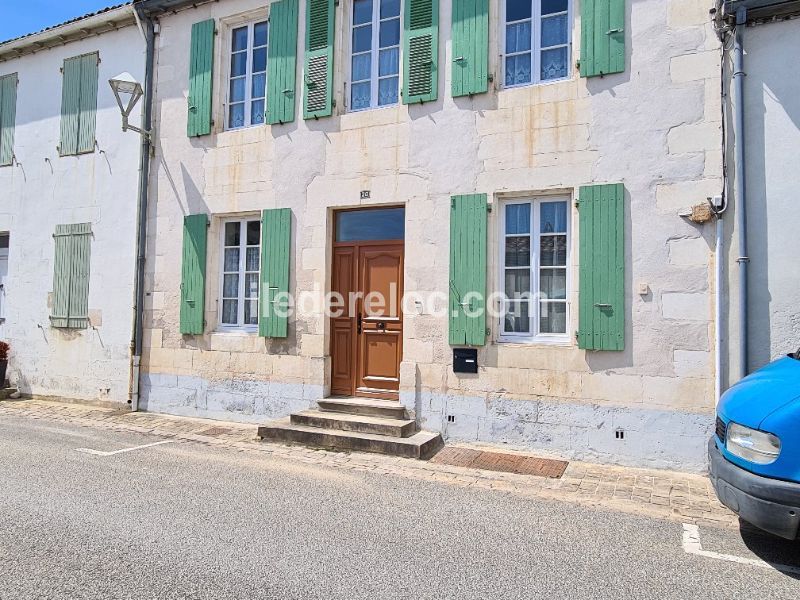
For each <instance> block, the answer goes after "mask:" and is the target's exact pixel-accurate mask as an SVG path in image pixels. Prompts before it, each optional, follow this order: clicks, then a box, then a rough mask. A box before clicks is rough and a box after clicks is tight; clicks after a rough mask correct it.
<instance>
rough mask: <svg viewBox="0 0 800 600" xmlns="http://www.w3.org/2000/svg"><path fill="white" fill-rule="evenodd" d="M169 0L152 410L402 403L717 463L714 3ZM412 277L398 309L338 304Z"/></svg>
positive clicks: (613, 447) (214, 412)
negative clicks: (711, 451)
mask: <svg viewBox="0 0 800 600" xmlns="http://www.w3.org/2000/svg"><path fill="white" fill-rule="evenodd" d="M141 4H142V5H143V7H144V11H145V12H148V14H150V15H151V17H152V18H153V19H155V20H157V23H158V30H157V31H158V35H157V43H156V46H157V48H156V64H157V68H156V72H155V84H154V90H155V129H156V131H157V132H158V136H157V140H156V148H155V158H154V161H153V166H152V172H151V181H150V211H149V214H148V241H147V257H148V260H147V273H146V294H147V295H146V303H145V350H144V355H143V363H142V365H143V366H142V368H143V373H144V375H143V380H142V389H141V392H142V399H141V404H140V406H141V408H144V409H146V410H151V411H162V412H168V413H172V414H180V415H193V416H203V417H211V418H224V419H236V420H242V421H248V422H258V423H263V422H265V421H267V420H269V419H273V418H278V417H283V416H285V415H287V414H289V413H290V412H293V411H296V410H302V409H304V408H307V407H310V406H313V405H314V404H315V403H316V401H318V400H320V399H321V398H324V397H326V396H329V395H332V394H345V395H365V396H373V397H385V398H396V399H397V400H398V401H399V402H401V403H402V404H403V405H404V406H406V408H407V409H408V410H409V413H410V414H412V415H413V416H414V418H415V419H416V420H417V422H418V423H419V424H420V426H421V427H423V428H425V429H428V430H433V431H440V432H442V434H443V436H444V437H445V438H446V439H449V440H451V441H452V440H464V441H473V442H474V441H480V442H490V443H502V444H508V445H509V446H513V447H518V448H525V449H538V450H544V451H550V452H553V453H556V454H559V455H562V456H567V457H573V458H582V459H590V460H600V461H610V462H617V463H621V464H633V465H647V466H654V467H665V468H669V467H680V468H687V469H702V468H703V467H704V463H705V445H706V441H707V439H708V436H709V435H710V430H711V426H712V423H713V416H712V414H713V410H714V405H715V399H714V375H715V373H714V355H713V347H712V343H711V340H713V336H714V331H713V327H714V321H713V290H712V288H711V286H712V282H713V277H712V274H713V261H712V252H711V250H712V244H713V239H714V237H713V231H712V229H713V227H709V226H708V225H703V224H697V223H693V222H691V221H689V220H688V219H687V218H685V217H683V216H681V214H684V213H685V212H686V210H685V209H686V208H687V207H691V206H693V205H698V204H703V203H705V202H706V198H707V197H709V196H714V195H717V194H719V193H720V192H721V189H722V167H721V164H722V155H721V133H720V126H721V101H720V58H719V56H720V51H719V42H718V40H717V38H716V36H715V34H714V32H713V29H712V27H711V24H710V22H709V18H708V9H709V6H707V1H706V0H636V1H627V2H625V1H623V0H519V1H517V0H504V1H502V2H494V1H492V2H488V1H485V0H484V1H481V0H477V1H476V0H469V1H462V0H452V1H451V0H441V1H440V2H437V1H435V0H403V1H402V2H401V1H400V0H394V1H393V0H341V1H340V2H338V3H335V2H333V0H330V1H328V0H322V1H319V0H308V1H306V0H303V1H297V0H280V1H273V2H267V1H266V0H224V1H220V2H201V1H197V0H194V1H193V2H179V1H175V0H171V1H169V2H165V1H164V0H145V1H144V2H142V3H141ZM265 80H266V81H265ZM380 209H386V210H380ZM364 211H366V212H364ZM392 286H394V287H392ZM398 287H399V290H400V292H398V294H399V295H402V296H404V297H407V298H412V300H411V301H409V302H405V303H403V305H402V306H401V307H400V308H399V309H396V310H394V312H392V311H389V312H385V313H384V316H386V315H388V316H389V317H391V318H386V319H383V320H382V319H381V318H377V317H376V318H375V319H372V320H370V319H369V318H366V317H363V315H362V317H363V322H361V321H362V319H360V318H359V317H358V316H357V315H356V314H354V313H355V312H359V309H358V308H356V310H355V311H354V313H352V314H351V313H346V315H345V320H344V321H342V320H341V319H340V320H337V319H336V318H332V317H330V316H329V315H328V314H326V312H325V310H323V306H324V299H325V297H326V295H328V294H329V293H330V292H336V291H342V292H348V291H352V290H353V289H358V291H361V292H369V291H375V290H376V289H380V290H389V289H392V290H397V289H398ZM519 291H529V292H531V293H532V294H533V295H532V296H531V297H529V298H528V299H525V300H516V299H513V298H516V297H517V296H513V297H512V299H510V300H498V299H496V298H494V297H492V294H493V293H496V292H501V293H505V292H509V293H508V294H507V296H510V297H511V296H512V294H511V293H510V292H515V293H516V292H519ZM469 292H480V294H479V295H481V294H485V295H486V296H488V297H487V298H484V300H481V299H480V298H479V299H478V300H477V301H476V302H477V306H478V307H483V306H484V305H488V307H492V306H493V305H494V306H495V307H497V308H498V310H497V311H495V312H496V313H497V314H493V313H490V314H489V315H485V314H484V316H483V317H481V316H474V315H472V314H471V312H470V313H468V309H469V310H470V311H471V309H473V308H475V307H476V304H473V303H472V300H465V298H467V296H468V294H469ZM539 292H541V293H539ZM279 293H286V294H287V296H289V295H290V296H291V297H292V298H293V299H295V300H296V301H297V302H296V306H295V309H294V311H293V312H292V313H291V314H289V315H288V316H286V317H281V316H276V313H272V312H270V311H271V310H272V308H270V307H274V306H275V305H276V303H277V302H278V299H277V295H276V294H279ZM391 293H394V291H393V292H391ZM345 295H346V294H345ZM301 296H302V299H303V301H302V302H300V301H299V299H300V297H301ZM482 303H483V304H482ZM255 306H258V307H259V310H258V311H256V309H255V308H254V307H255ZM358 306H359V307H360V306H361V305H358ZM442 307H444V310H442ZM276 312H277V311H276ZM356 321H358V322H356ZM454 350H476V352H475V354H474V355H473V354H471V353H470V352H466V353H464V355H463V356H462V353H460V352H459V356H458V357H455V356H454ZM454 360H457V361H458V362H459V363H460V364H461V365H462V366H463V367H466V368H465V369H461V370H472V367H473V366H477V373H468V372H455V371H454ZM465 361H466V362H465ZM469 361H476V362H469Z"/></svg>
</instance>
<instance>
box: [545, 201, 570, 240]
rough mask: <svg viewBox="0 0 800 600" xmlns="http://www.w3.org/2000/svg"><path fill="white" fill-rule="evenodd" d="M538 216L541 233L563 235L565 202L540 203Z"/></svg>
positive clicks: (565, 218) (564, 228) (565, 228)
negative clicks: (540, 222) (539, 216)
mask: <svg viewBox="0 0 800 600" xmlns="http://www.w3.org/2000/svg"><path fill="white" fill-rule="evenodd" d="M540 215H541V220H542V225H541V232H542V233H565V232H566V231H567V203H566V202H542V205H541V212H540Z"/></svg>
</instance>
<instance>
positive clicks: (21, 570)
mask: <svg viewBox="0 0 800 600" xmlns="http://www.w3.org/2000/svg"><path fill="white" fill-rule="evenodd" d="M158 441H159V438H154V437H152V436H145V435H138V434H129V433H119V432H112V431H107V430H103V429H87V428H81V427H75V426H71V425H65V424H63V423H56V422H52V423H50V422H47V421H45V420H38V421H34V420H30V419H25V418H9V419H4V420H3V421H0V598H2V599H11V598H15V599H16V598H36V599H44V598H69V599H70V600H72V599H78V598H91V599H101V598H159V599H161V598H213V599H214V600H221V599H224V598H298V599H300V598H302V599H316V598H320V599H323V598H324V599H326V600H330V599H333V598H343V599H347V600H355V599H360V598H370V599H383V598H409V599H414V600H416V599H422V598H437V599H441V598H448V599H449V598H454V599H455V598H457V599H459V600H461V599H468V598H491V599H499V598H548V599H560V598H569V599H570V600H578V599H581V600H583V599H588V598H614V599H619V598H654V599H655V598H657V599H659V600H666V599H670V598H675V599H680V600H685V599H687V598H693V597H696V598H703V599H708V598H726V599H727V598H737V597H747V598H770V600H773V599H779V598H787V599H790V598H791V599H794V600H796V599H797V598H798V597H800V575H794V576H792V575H788V574H785V573H781V572H779V571H775V570H771V569H767V568H760V567H758V566H753V565H751V564H739V563H735V562H729V561H726V560H718V559H715V558H708V557H704V556H697V555H692V554H688V553H687V552H686V551H685V550H684V547H683V546H682V539H683V533H684V531H683V526H682V524H681V523H671V522H664V521H659V520H652V519H648V518H643V517H639V516H633V515H629V514H624V513H616V512H608V511H602V510H595V509H591V508H586V507H582V506H576V505H572V504H568V503H559V502H544V501H539V500H531V499H523V498H519V497H515V496H513V495H510V494H507V493H501V492H493V491H487V490H468V489H464V488H456V487H453V486H449V485H447V484H439V483H433V482H424V481H416V480H407V479H403V478H399V477H392V476H386V475H381V474H377V473H368V472H366V473H353V472H351V471H348V472H339V471H336V470H332V469H322V468H318V467H316V466H314V465H307V464H300V463H296V462H293V461H289V460H285V459H276V458H271V457H265V456H261V455H258V454H256V453H252V454H251V453H246V452H236V451H233V450H230V449H224V448H211V447H206V446H203V445H199V444H192V443H178V442H171V443H167V444H161V445H157V446H150V447H147V448H142V449H139V450H135V451H131V452H125V453H120V454H113V455H97V454H87V453H85V452H82V451H78V450H77V449H78V448H88V449H92V450H97V451H101V452H111V451H116V450H120V449H125V448H130V447H134V446H140V445H143V444H152V443H154V442H158ZM700 533H701V536H702V543H703V549H704V550H709V551H713V552H717V553H722V554H729V555H731V556H735V557H742V558H748V559H753V558H755V557H757V556H758V555H759V554H762V555H764V556H765V557H766V556H767V555H768V559H769V560H772V561H775V562H779V563H783V564H793V565H796V566H800V544H789V543H781V542H778V541H775V540H770V539H765V538H762V537H761V536H759V535H757V534H753V533H751V532H747V531H745V532H744V534H742V533H741V532H739V531H734V530H721V529H710V528H701V530H700ZM754 550H755V552H754ZM798 572H800V570H798Z"/></svg>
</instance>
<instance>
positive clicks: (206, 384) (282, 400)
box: [139, 373, 323, 423]
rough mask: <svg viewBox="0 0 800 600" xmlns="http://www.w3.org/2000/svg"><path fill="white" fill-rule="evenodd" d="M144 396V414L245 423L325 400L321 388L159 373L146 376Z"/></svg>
mask: <svg viewBox="0 0 800 600" xmlns="http://www.w3.org/2000/svg"><path fill="white" fill-rule="evenodd" d="M141 393H142V398H141V401H140V403H139V408H140V409H141V410H146V411H151V412H160V413H168V414H172V415H179V416H191V417H201V418H206V419H220V420H226V421H239V422H243V423H263V422H264V421H265V420H269V419H278V418H281V417H285V416H287V415H289V414H291V413H293V412H297V411H301V410H306V409H308V408H310V407H311V406H313V405H314V403H315V402H316V400H318V399H320V398H322V397H323V390H322V386H318V385H308V384H302V383H279V382H274V381H247V380H235V379H234V380H222V381H209V380H207V379H204V378H202V377H192V376H183V375H168V374H157V373H151V374H147V375H144V376H143V378H142V387H141Z"/></svg>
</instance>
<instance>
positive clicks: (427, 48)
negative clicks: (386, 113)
mask: <svg viewBox="0 0 800 600" xmlns="http://www.w3.org/2000/svg"><path fill="white" fill-rule="evenodd" d="M405 5H406V12H405V23H404V30H403V104H414V103H417V102H432V101H434V100H436V98H437V91H438V86H437V82H438V78H439V68H438V64H439V0H407V1H406V3H405Z"/></svg>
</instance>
